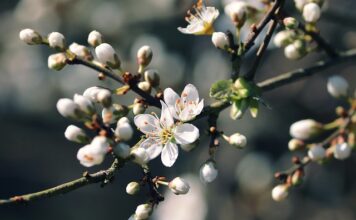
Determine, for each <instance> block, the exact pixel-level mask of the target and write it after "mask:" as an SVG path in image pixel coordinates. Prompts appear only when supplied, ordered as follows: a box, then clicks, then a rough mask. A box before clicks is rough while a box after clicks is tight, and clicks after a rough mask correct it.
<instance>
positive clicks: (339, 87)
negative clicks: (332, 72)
mask: <svg viewBox="0 0 356 220" xmlns="http://www.w3.org/2000/svg"><path fill="white" fill-rule="evenodd" d="M327 89H328V92H329V93H330V95H332V96H333V97H335V98H339V97H343V96H347V91H348V89H349V83H348V82H347V81H346V80H345V78H343V77H341V76H331V77H329V79H328V83H327Z"/></svg>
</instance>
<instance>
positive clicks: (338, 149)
mask: <svg viewBox="0 0 356 220" xmlns="http://www.w3.org/2000/svg"><path fill="white" fill-rule="evenodd" d="M351 151H352V149H351V147H350V145H348V144H347V143H346V142H345V143H341V144H337V145H336V146H335V150H334V157H335V159H338V160H345V159H347V158H349V157H350V155H351Z"/></svg>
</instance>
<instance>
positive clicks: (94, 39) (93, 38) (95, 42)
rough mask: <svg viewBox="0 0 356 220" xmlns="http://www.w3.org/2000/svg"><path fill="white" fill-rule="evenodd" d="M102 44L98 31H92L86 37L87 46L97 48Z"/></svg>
mask: <svg viewBox="0 0 356 220" xmlns="http://www.w3.org/2000/svg"><path fill="white" fill-rule="evenodd" d="M102 43H103V36H102V35H101V34H100V33H99V32H98V31H92V32H90V33H89V35H88V44H89V45H90V46H92V47H97V46H99V45H100V44H102Z"/></svg>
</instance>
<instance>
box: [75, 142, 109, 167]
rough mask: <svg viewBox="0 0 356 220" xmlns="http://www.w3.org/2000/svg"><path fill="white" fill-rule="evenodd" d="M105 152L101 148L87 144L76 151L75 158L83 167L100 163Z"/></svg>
mask: <svg viewBox="0 0 356 220" xmlns="http://www.w3.org/2000/svg"><path fill="white" fill-rule="evenodd" d="M104 158H105V153H103V152H102V150H101V149H99V148H97V147H95V146H93V145H91V144H88V145H85V146H84V147H82V148H80V149H79V151H78V153H77V159H78V160H79V161H80V164H82V165H83V166H85V167H92V166H94V165H98V164H101V163H102V162H103V161H104Z"/></svg>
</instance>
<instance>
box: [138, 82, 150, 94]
mask: <svg viewBox="0 0 356 220" xmlns="http://www.w3.org/2000/svg"><path fill="white" fill-rule="evenodd" d="M137 87H138V88H140V89H141V90H142V91H144V92H147V93H151V88H152V87H151V84H150V83H149V82H147V81H143V82H139V83H138V84H137Z"/></svg>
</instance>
